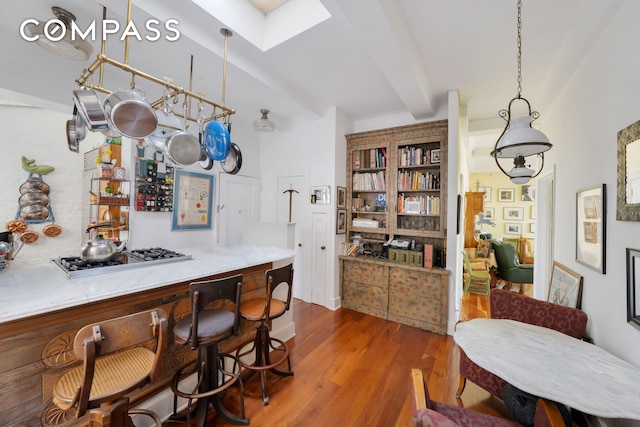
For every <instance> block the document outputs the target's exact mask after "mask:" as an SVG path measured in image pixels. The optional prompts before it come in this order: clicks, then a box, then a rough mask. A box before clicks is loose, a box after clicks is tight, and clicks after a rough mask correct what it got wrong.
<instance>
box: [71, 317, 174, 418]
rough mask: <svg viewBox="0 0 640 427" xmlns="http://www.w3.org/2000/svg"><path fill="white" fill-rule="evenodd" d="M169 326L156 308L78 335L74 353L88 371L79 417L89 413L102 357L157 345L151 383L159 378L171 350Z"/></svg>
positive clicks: (87, 328) (90, 327) (92, 326)
mask: <svg viewBox="0 0 640 427" xmlns="http://www.w3.org/2000/svg"><path fill="white" fill-rule="evenodd" d="M167 323H168V321H167V314H166V312H165V311H164V310H162V309H161V308H156V309H153V310H146V311H142V312H139V313H134V314H130V315H127V316H122V317H117V318H114V319H108V320H104V321H102V322H97V323H93V324H90V325H86V326H84V327H82V328H81V329H80V330H79V331H78V333H77V334H76V337H75V339H74V343H73V351H74V353H75V355H76V357H77V358H78V360H81V361H83V367H84V368H83V370H84V373H83V380H82V386H81V388H80V390H79V399H78V411H79V413H82V414H83V413H84V412H85V411H86V409H87V406H88V401H89V395H90V391H91V384H92V383H93V376H94V372H95V364H96V359H97V358H99V357H100V356H105V355H108V354H111V353H115V352H117V351H121V350H124V349H127V348H131V347H134V346H138V345H142V344H145V343H148V342H151V341H154V344H155V358H154V361H153V366H152V368H151V372H150V374H149V381H150V382H152V381H154V380H155V379H156V378H157V377H158V375H159V374H160V369H161V367H162V366H161V362H162V359H163V357H164V353H165V351H166V348H167V334H168V332H167Z"/></svg>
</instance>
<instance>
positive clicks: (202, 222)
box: [171, 170, 213, 230]
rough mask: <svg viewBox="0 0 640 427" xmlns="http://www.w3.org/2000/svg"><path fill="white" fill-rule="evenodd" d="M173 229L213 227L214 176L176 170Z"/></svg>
mask: <svg viewBox="0 0 640 427" xmlns="http://www.w3.org/2000/svg"><path fill="white" fill-rule="evenodd" d="M174 188H175V190H174V196H173V197H174V204H175V206H174V208H173V222H172V224H171V225H172V227H171V228H172V229H173V230H197V229H203V228H211V216H212V209H211V207H212V206H213V176H211V175H205V174H200V173H194V172H185V171H180V170H179V171H176V175H175V182H174Z"/></svg>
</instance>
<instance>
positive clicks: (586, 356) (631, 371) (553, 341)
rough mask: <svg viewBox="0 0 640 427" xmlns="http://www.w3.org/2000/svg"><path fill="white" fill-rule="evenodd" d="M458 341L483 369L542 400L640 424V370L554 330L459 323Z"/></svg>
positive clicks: (499, 323) (483, 322)
mask: <svg viewBox="0 0 640 427" xmlns="http://www.w3.org/2000/svg"><path fill="white" fill-rule="evenodd" d="M453 338H454V340H455V342H456V343H457V344H458V346H459V347H460V348H461V349H462V350H464V352H465V353H466V355H467V356H468V357H469V359H471V360H472V361H473V362H474V363H476V364H477V365H478V366H480V367H482V368H484V369H486V370H488V371H489V372H491V373H493V374H495V375H497V376H499V377H500V378H502V379H504V380H505V381H506V382H508V383H510V384H511V385H513V386H515V387H517V388H519V389H521V390H523V391H525V392H527V393H530V394H533V395H535V396H538V397H542V398H545V399H549V400H553V401H556V402H559V403H563V404H565V405H567V406H569V407H571V408H574V409H577V410H579V411H582V412H583V413H585V414H591V415H595V416H598V417H606V418H626V419H633V420H640V368H638V367H637V366H635V365H632V364H630V363H628V362H626V361H624V360H622V359H620V358H618V357H616V356H615V355H613V354H611V353H609V352H608V351H606V350H605V349H603V348H601V347H598V346H597V345H594V344H592V343H589V342H587V341H584V340H580V339H577V338H573V337H570V336H568V335H566V334H563V333H562V332H558V331H556V330H553V329H549V328H545V327H541V326H536V325H530V324H528V323H523V322H518V321H515V320H508V319H485V318H478V319H472V320H468V321H464V322H460V323H458V324H457V326H456V330H455V332H454V335H453Z"/></svg>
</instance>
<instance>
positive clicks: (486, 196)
mask: <svg viewBox="0 0 640 427" xmlns="http://www.w3.org/2000/svg"><path fill="white" fill-rule="evenodd" d="M476 191H477V192H479V193H482V192H484V202H485V203H491V187H485V186H484V185H478V188H477V190H476Z"/></svg>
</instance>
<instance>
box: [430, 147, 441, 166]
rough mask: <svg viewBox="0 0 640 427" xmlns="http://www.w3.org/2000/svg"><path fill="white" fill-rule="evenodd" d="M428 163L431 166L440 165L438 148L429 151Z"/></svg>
mask: <svg viewBox="0 0 640 427" xmlns="http://www.w3.org/2000/svg"><path fill="white" fill-rule="evenodd" d="M430 163H432V164H436V163H440V149H439V148H434V149H433V150H431V158H430Z"/></svg>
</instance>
